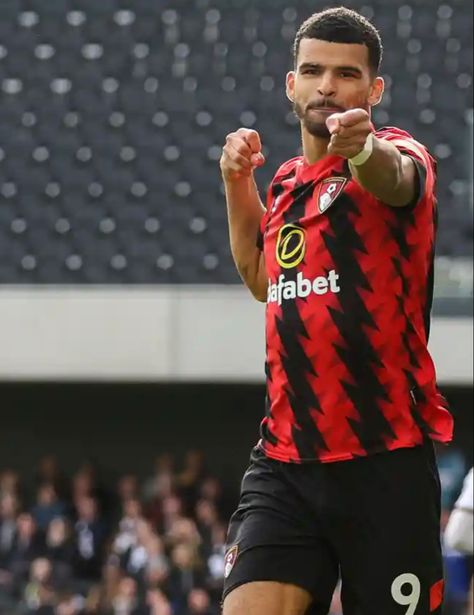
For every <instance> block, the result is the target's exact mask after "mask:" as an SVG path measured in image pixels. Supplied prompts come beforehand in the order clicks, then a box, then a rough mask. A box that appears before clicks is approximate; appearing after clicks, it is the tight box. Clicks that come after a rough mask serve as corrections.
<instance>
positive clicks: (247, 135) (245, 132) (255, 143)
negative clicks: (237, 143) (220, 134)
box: [237, 128, 262, 154]
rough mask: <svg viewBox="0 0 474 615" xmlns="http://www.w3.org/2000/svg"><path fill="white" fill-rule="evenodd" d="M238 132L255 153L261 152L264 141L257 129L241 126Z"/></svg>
mask: <svg viewBox="0 0 474 615" xmlns="http://www.w3.org/2000/svg"><path fill="white" fill-rule="evenodd" d="M237 132H238V133H239V134H240V136H241V137H242V138H243V139H244V141H245V142H246V143H247V145H248V146H249V147H250V149H251V150H252V153H253V154H259V153H260V152H261V151H262V142H261V141H260V135H259V134H258V132H257V131H256V130H249V129H246V128H241V129H240V130H238V131H237Z"/></svg>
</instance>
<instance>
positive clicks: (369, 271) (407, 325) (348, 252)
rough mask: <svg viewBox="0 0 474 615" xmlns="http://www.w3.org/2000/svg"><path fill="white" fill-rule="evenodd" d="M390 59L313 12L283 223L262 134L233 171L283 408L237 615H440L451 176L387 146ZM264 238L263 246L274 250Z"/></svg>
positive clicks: (372, 42)
mask: <svg viewBox="0 0 474 615" xmlns="http://www.w3.org/2000/svg"><path fill="white" fill-rule="evenodd" d="M381 55H382V44H381V40H380V37H379V34H378V32H377V31H376V29H375V28H374V27H373V26H372V24H371V23H370V22H368V21H367V20H366V19H364V18H363V17H362V16H360V15H359V14H358V13H356V12H354V11H351V10H348V9H346V8H337V9H329V10H327V11H324V12H321V13H317V14H315V15H313V16H312V17H310V18H309V19H308V20H307V21H306V22H305V23H304V24H303V25H302V26H301V28H300V30H299V32H298V34H297V36H296V40H295V46H294V60H295V66H294V71H292V72H290V73H289V74H288V76H287V95H288V98H289V99H290V100H291V101H292V102H293V105H294V110H295V112H296V114H297V115H298V117H299V119H300V122H301V132H302V141H303V156H302V157H296V158H293V159H292V160H289V161H288V162H286V163H285V164H283V165H282V166H281V167H280V169H279V170H278V171H277V173H276V175H275V177H274V179H273V182H272V184H271V186H270V188H269V192H268V199H267V205H266V209H265V208H264V207H263V205H262V202H261V200H260V198H259V195H258V191H257V187H256V184H255V181H254V177H253V172H254V169H255V168H256V167H259V166H261V165H262V164H263V163H264V157H263V155H262V151H261V142H260V138H259V135H258V133H257V132H255V131H252V130H246V129H240V130H237V132H235V133H232V134H230V135H228V137H227V140H226V144H225V146H224V149H223V154H222V158H221V163H220V164H221V171H222V174H223V178H224V182H225V188H226V195H227V205H228V215H229V226H230V242H231V248H232V253H233V256H234V259H235V262H236V265H237V268H238V270H239V272H240V275H241V276H242V278H243V280H244V281H245V283H246V285H247V286H248V287H249V289H250V290H251V292H252V293H253V295H254V296H255V297H256V298H257V299H258V300H260V301H266V302H267V310H266V333H267V362H266V370H267V390H268V398H267V413H266V417H265V418H264V420H263V422H262V426H261V440H260V441H259V443H258V445H257V446H256V448H255V449H254V451H253V452H252V456H251V463H250V467H249V469H248V471H247V472H246V474H245V476H244V479H243V482H242V491H241V499H240V503H239V506H238V510H237V511H236V512H235V514H234V515H233V517H232V520H231V523H230V528H229V534H228V551H227V555H226V559H225V577H226V578H225V587H224V607H223V609H224V615H303V614H305V613H311V614H312V615H326V614H327V612H328V610H329V604H330V602H331V596H332V593H333V590H334V587H335V586H336V583H337V580H338V576H339V574H340V575H341V578H342V600H343V607H344V615H415V614H416V615H428V613H435V614H439V613H440V612H441V611H440V609H441V603H442V595H443V580H442V563H441V562H442V560H441V550H440V537H439V534H440V527H439V516H440V493H439V480H438V475H437V469H436V464H435V459H434V454H433V450H432V442H431V439H435V440H438V441H442V442H448V441H449V440H450V439H451V437H452V418H451V415H450V413H449V411H448V410H447V409H446V407H445V402H444V400H443V398H442V397H441V396H440V395H439V393H438V390H437V387H436V379H435V369H434V366H433V362H432V360H431V357H430V355H429V353H428V350H427V339H428V333H429V314H430V307H431V296H432V285H433V250H434V236H435V218H436V213H435V196H434V185H435V164H434V161H433V159H432V158H431V156H430V154H429V153H428V151H427V150H426V148H425V147H424V146H423V145H421V144H420V143H418V142H416V141H415V140H414V139H413V138H412V137H411V136H410V135H409V134H407V133H406V132H404V131H403V130H400V129H398V128H383V129H380V130H378V131H375V129H374V127H373V125H372V123H371V121H370V111H371V108H372V106H374V105H376V104H377V103H378V102H379V101H380V99H381V97H382V94H383V88H384V83H383V79H382V78H381V77H380V76H378V71H379V66H380V60H381ZM256 237H257V245H256V241H255V238H256Z"/></svg>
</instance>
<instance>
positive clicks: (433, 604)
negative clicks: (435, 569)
mask: <svg viewBox="0 0 474 615" xmlns="http://www.w3.org/2000/svg"><path fill="white" fill-rule="evenodd" d="M443 598H444V581H443V579H441V581H438V582H437V583H435V584H434V585H433V587H432V588H431V590H430V612H431V613H432V612H433V611H436V609H438V608H439V607H440V606H441V604H442V603H443Z"/></svg>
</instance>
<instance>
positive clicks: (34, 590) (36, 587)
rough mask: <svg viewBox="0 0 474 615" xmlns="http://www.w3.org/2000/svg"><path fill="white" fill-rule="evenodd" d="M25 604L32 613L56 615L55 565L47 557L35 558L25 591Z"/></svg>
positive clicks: (28, 611)
mask: <svg viewBox="0 0 474 615" xmlns="http://www.w3.org/2000/svg"><path fill="white" fill-rule="evenodd" d="M22 602H23V604H24V605H25V607H26V609H27V613H28V615H30V613H31V614H32V615H33V614H38V615H40V614H41V615H55V613H54V605H55V602H56V600H55V592H54V587H53V567H52V564H51V562H50V561H49V560H48V559H46V558H38V559H35V560H33V562H32V563H31V569H30V578H29V582H28V583H27V585H26V587H25V591H24V593H23V601H22Z"/></svg>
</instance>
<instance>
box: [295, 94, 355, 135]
mask: <svg viewBox="0 0 474 615" xmlns="http://www.w3.org/2000/svg"><path fill="white" fill-rule="evenodd" d="M321 106H323V105H321ZM310 109H311V107H309V108H308V107H307V108H306V110H304V109H303V107H302V106H301V105H300V104H299V103H297V102H294V103H293V111H294V113H295V115H296V117H297V118H298V119H299V120H300V122H301V123H302V124H303V126H304V128H305V129H306V131H307V132H309V134H310V135H312V136H313V137H318V138H320V139H328V140H329V139H330V138H331V133H330V132H329V130H328V127H327V126H326V122H325V121H324V122H318V121H317V120H315V119H313V118H312V116H311V115H310V114H309V110H310ZM344 111H345V109H341V112H344Z"/></svg>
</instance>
